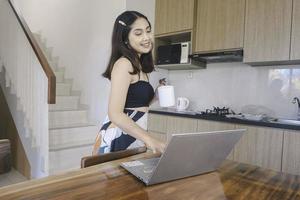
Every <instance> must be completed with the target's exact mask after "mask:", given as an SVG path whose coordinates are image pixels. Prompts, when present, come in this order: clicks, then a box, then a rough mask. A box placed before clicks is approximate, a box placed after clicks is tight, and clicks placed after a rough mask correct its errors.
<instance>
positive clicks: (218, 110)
mask: <svg viewBox="0 0 300 200" xmlns="http://www.w3.org/2000/svg"><path fill="white" fill-rule="evenodd" d="M201 114H202V115H215V116H225V115H228V114H235V113H234V112H233V111H232V110H230V109H229V108H226V107H223V108H220V107H215V106H213V109H206V110H205V111H202V112H201Z"/></svg>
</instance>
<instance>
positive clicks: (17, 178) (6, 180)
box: [0, 169, 27, 187]
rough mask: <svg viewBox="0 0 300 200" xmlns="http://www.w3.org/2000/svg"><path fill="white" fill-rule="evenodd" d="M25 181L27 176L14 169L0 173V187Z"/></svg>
mask: <svg viewBox="0 0 300 200" xmlns="http://www.w3.org/2000/svg"><path fill="white" fill-rule="evenodd" d="M23 181H27V178H26V177H24V176H23V175H22V174H20V173H19V172H18V171H16V170H15V169H12V170H11V171H10V172H8V173H5V174H1V175H0V187H3V186H7V185H11V184H15V183H20V182H23Z"/></svg>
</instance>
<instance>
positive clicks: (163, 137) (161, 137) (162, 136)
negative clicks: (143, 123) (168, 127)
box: [149, 131, 167, 142]
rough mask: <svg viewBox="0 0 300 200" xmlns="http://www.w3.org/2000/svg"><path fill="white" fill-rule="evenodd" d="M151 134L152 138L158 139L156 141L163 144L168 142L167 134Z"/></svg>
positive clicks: (152, 132)
mask: <svg viewBox="0 0 300 200" xmlns="http://www.w3.org/2000/svg"><path fill="white" fill-rule="evenodd" d="M149 134H150V135H151V136H152V137H154V138H156V139H158V140H160V141H162V142H167V133H160V132H154V131H151V132H149Z"/></svg>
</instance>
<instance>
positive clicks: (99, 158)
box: [81, 147, 147, 168]
mask: <svg viewBox="0 0 300 200" xmlns="http://www.w3.org/2000/svg"><path fill="white" fill-rule="evenodd" d="M146 150H147V148H146V147H139V148H134V149H126V150H123V151H116V152H111V153H105V154H100V155H95V156H85V157H83V158H81V168H85V167H89V166H92V165H97V164H101V163H104V162H108V161H112V160H118V159H121V158H126V157H129V156H133V155H136V154H139V153H144V152H146Z"/></svg>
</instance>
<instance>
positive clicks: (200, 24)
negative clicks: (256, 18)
mask: <svg viewBox="0 0 300 200" xmlns="http://www.w3.org/2000/svg"><path fill="white" fill-rule="evenodd" d="M244 11H245V0H197V19H196V28H195V35H194V41H195V43H194V52H209V51H220V50H227V49H240V48H243V39H244V16H245V13H244Z"/></svg>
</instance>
